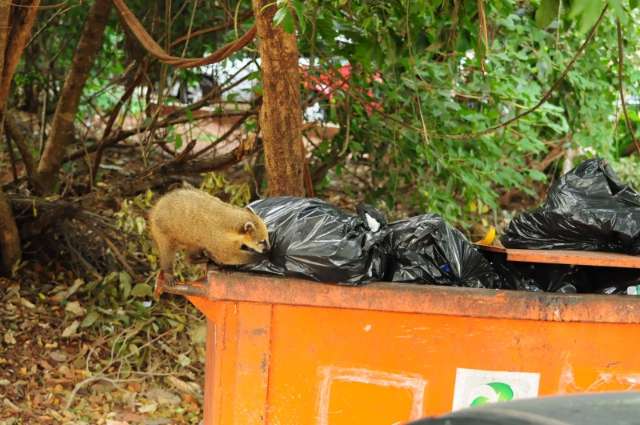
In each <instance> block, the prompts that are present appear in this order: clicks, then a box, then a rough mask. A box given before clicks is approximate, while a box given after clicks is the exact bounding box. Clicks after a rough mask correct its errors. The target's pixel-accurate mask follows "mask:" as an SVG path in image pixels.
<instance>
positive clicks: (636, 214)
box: [501, 159, 640, 255]
mask: <svg viewBox="0 0 640 425" xmlns="http://www.w3.org/2000/svg"><path fill="white" fill-rule="evenodd" d="M501 241H502V244H503V245H504V246H505V247H507V248H525V249H570V250H582V251H608V252H621V253H627V254H632V255H637V254H640V194H638V193H637V192H636V191H635V190H633V189H632V188H631V187H630V186H628V185H625V184H624V183H622V182H621V181H620V180H619V179H618V177H617V176H616V174H615V173H614V172H613V170H612V169H611V167H609V165H608V164H607V163H606V161H604V160H603V159H591V160H588V161H585V162H583V163H582V164H580V165H578V166H577V167H576V168H575V169H573V170H571V171H570V172H568V173H567V174H565V175H564V176H562V177H560V179H558V181H557V182H556V183H555V184H554V185H553V186H552V187H551V189H550V190H549V194H548V195H547V199H546V201H545V202H544V204H543V205H542V206H541V207H540V208H538V209H535V210H533V211H530V212H526V213H523V214H520V215H518V216H517V217H516V218H514V219H513V220H512V221H511V223H509V227H508V228H507V231H506V233H505V235H504V236H503V237H502V238H501Z"/></svg>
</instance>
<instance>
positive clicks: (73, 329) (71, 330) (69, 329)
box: [62, 320, 80, 338]
mask: <svg viewBox="0 0 640 425" xmlns="http://www.w3.org/2000/svg"><path fill="white" fill-rule="evenodd" d="M78 326H80V322H78V321H77V320H74V321H73V323H72V324H70V325H69V326H67V327H66V328H65V329H64V331H62V337H63V338H69V337H70V336H73V335H75V333H76V331H77V330H78Z"/></svg>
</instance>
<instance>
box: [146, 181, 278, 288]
mask: <svg viewBox="0 0 640 425" xmlns="http://www.w3.org/2000/svg"><path fill="white" fill-rule="evenodd" d="M149 223H150V229H151V236H152V238H153V240H154V241H155V243H156V246H157V248H158V251H159V255H160V274H159V275H158V280H161V279H164V280H165V282H166V283H167V284H168V285H174V284H175V281H174V277H173V263H174V259H175V254H176V252H177V250H178V249H184V250H186V252H187V258H188V260H189V262H190V263H192V264H196V263H202V262H207V260H208V259H209V260H211V261H212V262H213V263H215V264H217V265H219V266H221V265H241V264H247V263H251V262H252V261H255V260H256V257H257V256H258V255H259V254H265V253H266V252H267V251H268V250H269V249H270V247H269V234H268V232H267V226H265V224H264V222H263V221H262V219H261V218H260V217H258V216H257V215H256V214H255V213H254V212H253V211H251V210H250V209H249V208H239V207H235V206H233V205H229V204H227V203H225V202H222V201H221V200H220V199H218V198H216V197H215V196H211V195H209V194H208V193H206V192H203V191H201V190H198V189H195V188H181V189H176V190H173V191H171V192H169V193H167V194H166V195H164V196H162V197H161V198H160V199H159V200H158V201H157V202H156V204H155V205H154V206H153V208H152V209H151V211H150V212H149Z"/></svg>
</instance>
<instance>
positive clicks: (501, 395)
mask: <svg viewBox="0 0 640 425" xmlns="http://www.w3.org/2000/svg"><path fill="white" fill-rule="evenodd" d="M478 393H480V394H481V395H478V396H477V397H475V398H474V399H473V401H471V406H472V407H473V406H482V405H484V404H487V403H495V402H497V401H509V400H513V388H511V385H509V384H505V383H504V382H489V383H488V384H485V385H482V386H481V387H479V388H478Z"/></svg>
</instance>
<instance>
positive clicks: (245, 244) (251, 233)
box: [240, 216, 271, 254]
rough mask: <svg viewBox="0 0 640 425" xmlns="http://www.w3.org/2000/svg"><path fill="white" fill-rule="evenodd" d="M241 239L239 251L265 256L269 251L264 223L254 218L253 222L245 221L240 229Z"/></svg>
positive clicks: (267, 235)
mask: <svg viewBox="0 0 640 425" xmlns="http://www.w3.org/2000/svg"><path fill="white" fill-rule="evenodd" d="M242 233H243V236H244V237H243V239H242V245H241V246H240V249H241V250H243V251H248V252H253V253H255V254H266V253H267V252H269V250H270V249H271V246H270V245H269V232H268V231H267V226H265V225H264V222H262V220H261V219H260V218H259V217H257V216H256V220H255V221H253V220H252V221H247V222H246V223H245V224H244V226H243V229H242Z"/></svg>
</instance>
